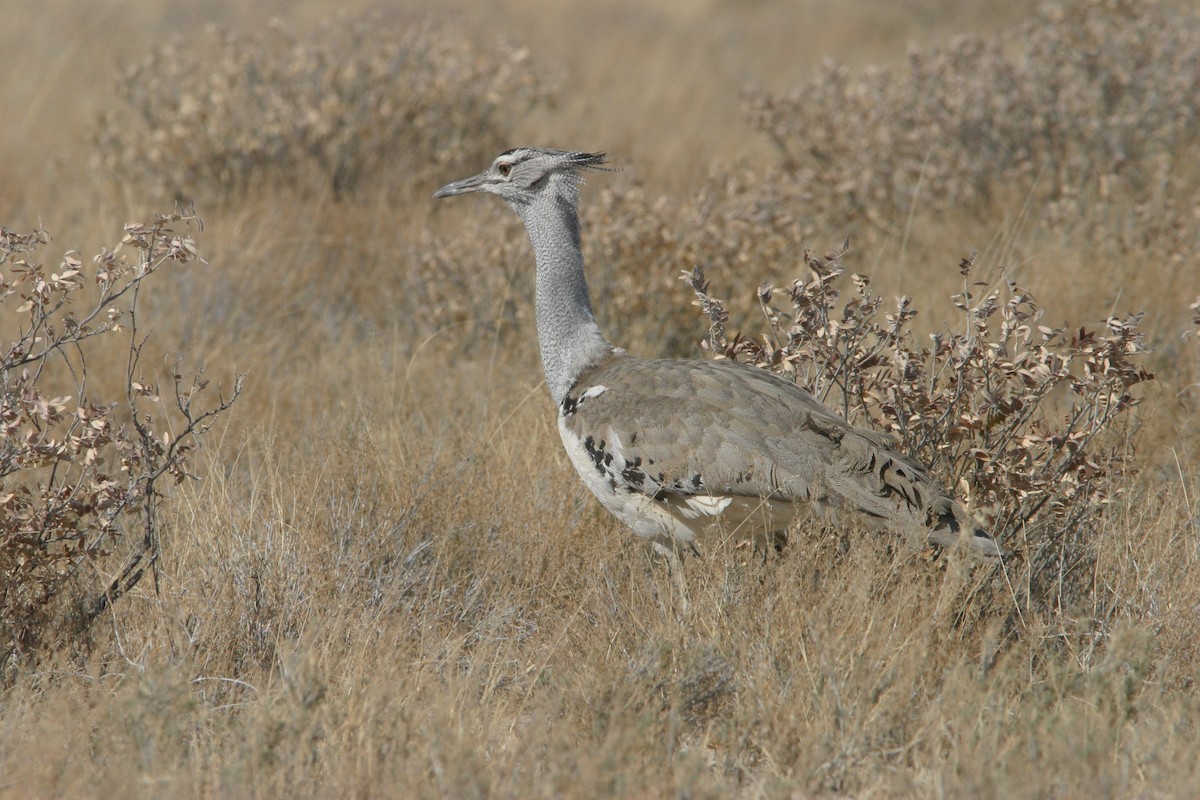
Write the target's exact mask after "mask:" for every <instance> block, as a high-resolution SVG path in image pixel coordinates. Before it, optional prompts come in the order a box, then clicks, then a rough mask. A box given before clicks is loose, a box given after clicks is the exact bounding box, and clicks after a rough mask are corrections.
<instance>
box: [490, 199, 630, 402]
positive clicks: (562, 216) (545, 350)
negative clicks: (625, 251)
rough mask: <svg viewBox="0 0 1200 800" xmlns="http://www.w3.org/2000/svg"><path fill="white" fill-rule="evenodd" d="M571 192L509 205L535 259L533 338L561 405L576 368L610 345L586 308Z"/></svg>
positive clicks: (589, 303)
mask: <svg viewBox="0 0 1200 800" xmlns="http://www.w3.org/2000/svg"><path fill="white" fill-rule="evenodd" d="M564 188H566V187H564ZM570 188H572V189H573V188H574V187H573V186H572V187H570ZM572 194H573V192H571V191H570V190H569V189H567V191H547V192H541V193H539V194H538V196H537V197H536V198H535V199H534V201H533V202H531V203H529V204H528V205H520V206H516V205H514V207H515V210H516V212H517V214H519V215H520V217H521V219H522V220H523V221H524V222H525V228H526V230H528V231H529V240H530V242H532V244H533V255H534V258H535V259H536V261H537V300H536V311H537V331H538V344H539V345H541V350H542V371H543V372H544V373H545V375H546V387H547V388H548V389H549V390H550V396H551V397H552V398H553V399H554V404H555V405H562V401H563V399H564V398H565V397H566V396H567V392H568V391H569V390H570V389H571V387H572V386H573V385H574V384H575V381H576V380H577V379H578V377H579V375H580V373H582V372H583V371H584V370H585V369H587V368H588V367H589V366H591V365H592V364H594V363H596V362H597V361H599V360H600V359H602V358H603V357H604V356H606V355H607V354H608V353H609V352H611V350H612V346H611V345H610V344H609V343H608V342H607V341H605V339H604V336H603V335H602V334H601V333H600V328H599V326H597V325H596V317H595V315H594V314H593V313H592V301H591V298H589V297H588V287H587V281H586V280H585V279H584V277H583V251H582V250H581V249H580V245H579V217H578V215H577V214H576V211H575V198H574V197H572V196H571V195H572Z"/></svg>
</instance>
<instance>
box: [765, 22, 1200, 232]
mask: <svg viewBox="0 0 1200 800" xmlns="http://www.w3.org/2000/svg"><path fill="white" fill-rule="evenodd" d="M744 103H745V107H746V110H747V114H748V116H749V119H750V122H751V124H752V125H753V126H754V127H755V128H756V129H757V130H759V131H760V132H762V133H763V134H765V135H766V136H767V137H769V139H770V141H771V142H773V143H774V144H775V146H776V147H777V148H778V151H779V153H780V157H781V165H780V167H779V168H778V169H777V170H775V171H773V172H772V173H771V174H770V175H769V176H767V178H766V180H767V181H768V182H771V183H773V184H777V190H778V191H781V192H784V193H785V194H787V195H788V196H790V197H791V198H792V199H791V201H790V203H789V204H790V205H792V206H794V207H803V208H805V209H807V210H808V212H809V213H810V214H811V215H812V216H813V217H814V218H815V220H816V221H817V222H821V221H829V222H837V223H838V224H839V225H844V224H845V221H846V220H848V219H849V220H858V221H860V222H864V223H866V224H867V225H868V226H869V227H875V228H881V229H884V230H886V231H888V232H890V233H895V232H896V231H897V230H898V228H899V227H900V226H902V225H903V224H904V222H905V219H906V217H907V215H908V213H909V209H910V207H911V206H912V204H913V203H914V202H916V203H919V207H920V208H922V209H929V210H931V211H933V212H935V213H938V212H944V211H947V210H952V209H964V210H967V211H975V212H977V213H981V214H982V213H984V212H987V211H988V210H989V209H990V207H991V205H992V204H993V203H994V202H995V201H998V200H999V201H1002V202H1004V203H1006V204H1009V205H1011V204H1012V203H1013V202H1016V203H1018V204H1022V203H1025V204H1028V205H1027V208H1033V209H1037V211H1038V217H1039V219H1040V220H1041V221H1042V223H1043V224H1046V225H1048V226H1050V227H1051V228H1052V229H1054V230H1058V231H1061V232H1065V233H1069V234H1073V235H1074V236H1075V237H1076V238H1077V240H1078V241H1081V242H1099V241H1104V242H1107V243H1111V245H1113V246H1116V247H1119V248H1121V249H1123V250H1131V249H1135V248H1147V247H1149V248H1155V249H1157V250H1158V251H1160V252H1169V253H1176V254H1177V253H1182V252H1190V249H1191V248H1194V247H1195V244H1196V242H1197V241H1198V240H1200V229H1198V228H1197V218H1198V217H1197V214H1196V212H1197V205H1196V197H1197V194H1196V189H1197V187H1196V186H1195V183H1194V174H1195V171H1194V170H1186V169H1180V168H1179V167H1180V165H1183V164H1187V163H1190V162H1193V161H1195V159H1196V157H1197V155H1198V154H1200V152H1198V150H1197V142H1200V17H1198V16H1197V15H1196V14H1195V13H1194V11H1189V10H1187V9H1184V8H1182V7H1181V6H1179V4H1175V3H1166V2H1153V1H1152V0H1083V1H1082V2H1074V3H1068V4H1065V5H1045V6H1042V7H1041V8H1040V9H1039V10H1038V11H1037V13H1035V14H1033V15H1032V16H1031V18H1030V19H1029V21H1028V22H1026V23H1025V24H1023V25H1022V26H1020V27H1019V28H1018V29H1016V30H1013V31H1010V32H1008V33H1006V34H1002V35H998V36H995V37H991V38H983V37H980V36H977V35H965V36H960V37H958V38H956V39H955V40H954V41H953V42H952V43H951V44H950V45H948V46H946V47H944V48H939V49H933V50H929V51H922V50H917V49H914V50H913V51H912V52H911V53H910V55H909V60H908V65H907V68H906V69H902V70H895V71H892V70H886V69H879V68H873V69H868V70H866V71H864V72H863V73H862V74H861V75H857V76H856V75H853V74H852V73H851V72H850V70H849V69H848V68H847V67H845V66H841V65H838V64H835V63H832V62H831V63H827V64H825V65H824V66H823V68H822V69H821V71H820V72H819V74H818V75H817V76H816V77H815V78H813V79H811V80H810V81H808V82H806V83H803V84H801V85H799V86H797V87H796V88H795V89H793V90H791V91H789V92H787V93H785V94H782V95H776V94H772V93H769V92H766V91H764V90H761V89H757V88H750V89H747V90H746V91H745V94H744ZM757 190H758V187H757V186H753V187H751V191H752V192H757ZM751 199H753V198H751Z"/></svg>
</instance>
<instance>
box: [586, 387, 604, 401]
mask: <svg viewBox="0 0 1200 800" xmlns="http://www.w3.org/2000/svg"><path fill="white" fill-rule="evenodd" d="M607 391H608V387H607V386H589V387H588V390H587V391H586V392H584V393H583V394H581V395H579V399H580V400H584V399H586V398H589V397H599V396H600V395H602V394H604V393H605V392H607Z"/></svg>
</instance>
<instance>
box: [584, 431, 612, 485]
mask: <svg viewBox="0 0 1200 800" xmlns="http://www.w3.org/2000/svg"><path fill="white" fill-rule="evenodd" d="M583 449H584V450H586V451H587V454H588V455H589V456H590V457H591V459H592V463H594V464H595V465H596V471H597V472H599V473H600V474H601V475H608V471H607V470H605V469H604V463H605V459H607V460H608V461H609V462H611V461H612V454H611V453H606V452H604V441H603V440H601V442H600V444H599V445H597V444H596V440H595V439H593V438H592V437H591V436H589V437H587V438H586V439H584V440H583Z"/></svg>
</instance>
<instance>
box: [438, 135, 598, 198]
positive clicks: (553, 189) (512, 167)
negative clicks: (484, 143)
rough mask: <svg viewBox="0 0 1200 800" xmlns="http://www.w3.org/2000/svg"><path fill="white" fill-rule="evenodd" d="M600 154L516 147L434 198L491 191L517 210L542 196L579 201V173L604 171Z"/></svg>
mask: <svg viewBox="0 0 1200 800" xmlns="http://www.w3.org/2000/svg"><path fill="white" fill-rule="evenodd" d="M604 164H605V156H604V154H603V153H580V152H577V151H568V150H549V149H545V148H539V147H517V148H514V149H512V150H508V151H506V152H503V153H501V154H500V155H498V156H496V160H495V161H493V162H492V165H491V166H490V167H488V168H487V169H485V170H484V171H483V172H481V173H479V174H478V175H476V176H474V177H472V178H465V179H464V180H461V181H455V182H454V183H448V184H446V185H445V186H443V187H442V188H440V189H438V190H437V191H436V192H434V194H433V196H434V197H451V196H453V195H456V194H467V193H468V192H491V193H492V194H498V195H500V196H501V197H503V198H504V199H505V200H507V201H508V202H509V203H510V204H511V205H512V206H513V207H514V208H517V209H520V208H522V207H524V206H527V205H529V204H531V203H533V202H534V201H535V200H537V199H538V198H539V197H541V196H543V195H548V194H553V195H556V196H558V197H565V198H567V199H569V200H570V201H571V202H572V203H574V202H575V200H577V199H578V196H579V184H580V183H582V182H583V177H582V175H581V173H582V172H583V171H585V170H604V169H605V167H604Z"/></svg>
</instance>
